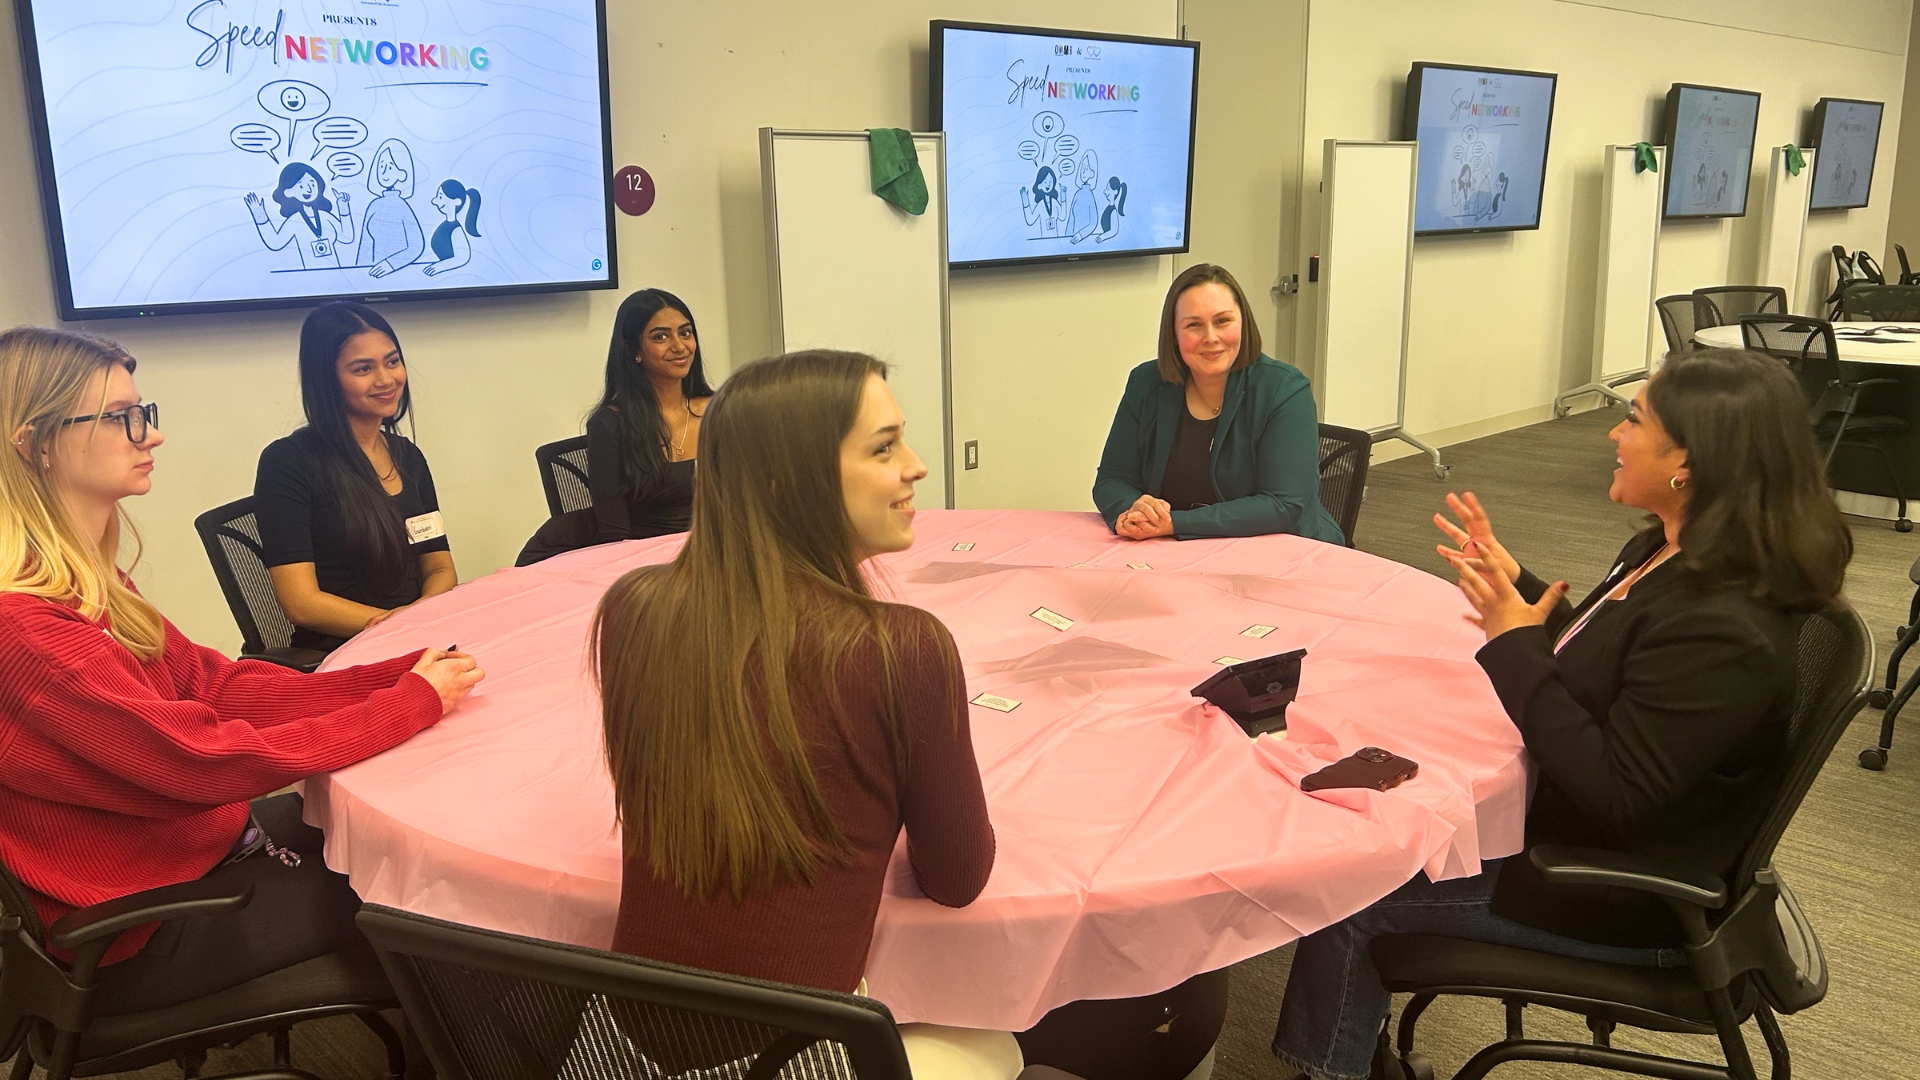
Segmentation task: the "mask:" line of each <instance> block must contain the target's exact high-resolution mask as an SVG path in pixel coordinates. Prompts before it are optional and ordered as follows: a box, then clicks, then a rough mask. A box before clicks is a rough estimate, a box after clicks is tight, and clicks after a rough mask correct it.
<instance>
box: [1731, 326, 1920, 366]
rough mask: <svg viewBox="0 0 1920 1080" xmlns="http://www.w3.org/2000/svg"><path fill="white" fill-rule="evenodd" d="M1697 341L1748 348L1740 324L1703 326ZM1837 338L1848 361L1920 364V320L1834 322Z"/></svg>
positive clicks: (1834, 338)
mask: <svg viewBox="0 0 1920 1080" xmlns="http://www.w3.org/2000/svg"><path fill="white" fill-rule="evenodd" d="M1693 340H1694V341H1696V342H1698V343H1699V344H1701V345H1705V346H1706V347H1708V348H1710V349H1741V348H1745V347H1746V343H1745V342H1744V341H1743V340H1742V339H1741V337H1740V327H1738V326H1703V327H1701V328H1700V329H1698V330H1695V331H1694V332H1693ZM1833 341H1834V344H1835V345H1836V346H1838V349H1839V354H1838V355H1839V358H1840V359H1841V360H1845V361H1847V362H1848V363H1852V364H1885V365H1888V366H1889V367H1920V323H1893V322H1844V323H1834V324H1833Z"/></svg>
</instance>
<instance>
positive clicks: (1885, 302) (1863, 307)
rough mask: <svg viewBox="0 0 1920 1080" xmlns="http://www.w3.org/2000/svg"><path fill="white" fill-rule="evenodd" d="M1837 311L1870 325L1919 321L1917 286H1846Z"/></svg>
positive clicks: (1919, 305) (1918, 286)
mask: <svg viewBox="0 0 1920 1080" xmlns="http://www.w3.org/2000/svg"><path fill="white" fill-rule="evenodd" d="M1840 311H1841V314H1843V315H1846V316H1851V317H1854V318H1859V319H1865V320H1868V321H1871V322H1920V285H1872V284H1861V285H1850V286H1848V287H1847V291H1846V292H1843V293H1841V294H1840Z"/></svg>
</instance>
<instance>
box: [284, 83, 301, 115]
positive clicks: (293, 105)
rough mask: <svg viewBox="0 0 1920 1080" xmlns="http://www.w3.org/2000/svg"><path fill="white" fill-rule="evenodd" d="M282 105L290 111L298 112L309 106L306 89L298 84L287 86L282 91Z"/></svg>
mask: <svg viewBox="0 0 1920 1080" xmlns="http://www.w3.org/2000/svg"><path fill="white" fill-rule="evenodd" d="M280 107H281V108H283V109H285V110H287V111H288V112H290V113H297V112H299V111H300V110H302V109H304V108H306V107H307V94H306V91H304V90H302V89H300V88H299V87H297V86H289V87H285V88H283V89H282V90H281V91H280Z"/></svg>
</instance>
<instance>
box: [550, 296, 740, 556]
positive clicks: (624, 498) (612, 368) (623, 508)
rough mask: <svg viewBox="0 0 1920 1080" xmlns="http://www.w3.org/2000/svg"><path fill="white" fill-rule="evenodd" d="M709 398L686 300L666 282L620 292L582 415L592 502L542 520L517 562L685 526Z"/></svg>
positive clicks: (640, 537) (681, 529)
mask: <svg viewBox="0 0 1920 1080" xmlns="http://www.w3.org/2000/svg"><path fill="white" fill-rule="evenodd" d="M712 397H713V388H712V387H711V386H708V385H707V373H706V367H705V365H704V364H703V363H702V361H701V357H700V335H699V331H698V329H697V328H696V327H695V326H694V321H693V312H692V310H691V309H689V308H688V307H687V305H686V303H685V302H684V301H682V300H681V299H680V298H679V297H677V296H675V295H673V294H672V293H670V292H668V291H666V290H665V289H641V290H640V291H639V292H636V293H634V294H633V295H632V296H629V297H627V298H626V300H624V301H622V302H621V304H620V310H619V311H618V312H617V313H616V314H615V315H614V317H613V339H612V341H611V342H609V343H608V345H607V370H606V389H605V391H604V392H603V393H602V394H601V395H600V401H599V403H598V404H597V405H595V406H594V407H593V412H592V413H591V414H589V415H588V417H587V487H588V490H589V491H590V492H591V493H592V495H593V506H592V507H591V508H590V509H585V510H576V511H572V512H569V513H565V514H561V515H559V516H558V517H555V518H551V519H549V520H548V521H547V523H546V524H545V525H542V526H541V527H540V531H539V532H537V533H535V534H534V536H533V539H532V540H529V541H528V542H527V546H526V547H525V548H523V549H522V550H521V552H520V557H519V559H518V560H517V561H516V565H518V566H526V565H528V564H530V563H536V562H539V561H540V560H542V559H546V558H550V557H552V556H554V555H558V554H560V553H561V552H563V551H572V550H574V549H576V548H582V547H588V546H591V545H594V544H610V543H613V542H614V541H616V540H639V539H644V538H646V537H649V536H664V535H666V534H667V533H677V532H685V531H686V529H687V523H688V522H689V521H690V520H691V515H692V513H693V471H694V470H693V462H694V458H695V456H696V455H697V454H698V452H699V448H700V422H701V419H702V417H703V416H704V415H705V413H706V408H707V401H708V399H710V398H712Z"/></svg>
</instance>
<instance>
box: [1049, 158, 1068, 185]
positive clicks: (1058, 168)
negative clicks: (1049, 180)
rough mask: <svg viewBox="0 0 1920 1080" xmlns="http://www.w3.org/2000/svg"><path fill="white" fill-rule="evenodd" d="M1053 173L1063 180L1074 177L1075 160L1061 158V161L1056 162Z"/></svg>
mask: <svg viewBox="0 0 1920 1080" xmlns="http://www.w3.org/2000/svg"><path fill="white" fill-rule="evenodd" d="M1053 171H1054V174H1055V175H1056V176H1059V177H1060V178H1061V179H1063V180H1064V179H1066V178H1067V177H1069V176H1072V175H1073V159H1072V158H1061V159H1060V160H1059V161H1056V162H1054V163H1053Z"/></svg>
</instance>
